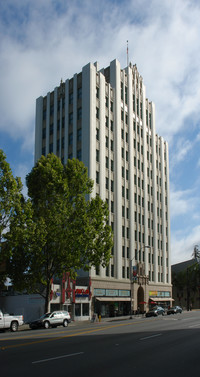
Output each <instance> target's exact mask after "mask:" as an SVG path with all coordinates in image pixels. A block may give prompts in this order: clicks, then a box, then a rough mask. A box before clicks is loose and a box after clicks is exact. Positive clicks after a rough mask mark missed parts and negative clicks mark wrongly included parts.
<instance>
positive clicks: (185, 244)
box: [171, 225, 200, 264]
mask: <svg viewBox="0 0 200 377" xmlns="http://www.w3.org/2000/svg"><path fill="white" fill-rule="evenodd" d="M195 245H199V246H200V225H199V226H196V227H194V228H193V230H192V232H190V233H189V234H186V233H185V232H182V233H174V234H173V236H172V238H171V262H172V264H175V263H179V262H183V261H185V260H188V259H192V253H193V251H194V246H195Z"/></svg>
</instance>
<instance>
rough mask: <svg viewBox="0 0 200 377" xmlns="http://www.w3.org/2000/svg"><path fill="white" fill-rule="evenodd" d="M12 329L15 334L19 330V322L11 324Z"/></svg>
mask: <svg viewBox="0 0 200 377" xmlns="http://www.w3.org/2000/svg"><path fill="white" fill-rule="evenodd" d="M10 329H11V331H12V332H15V331H17V330H18V323H17V321H13V322H11V325H10Z"/></svg>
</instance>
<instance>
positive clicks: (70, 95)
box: [69, 93, 73, 105]
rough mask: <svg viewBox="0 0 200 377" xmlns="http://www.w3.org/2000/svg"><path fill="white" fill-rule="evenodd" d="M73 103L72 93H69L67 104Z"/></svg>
mask: <svg viewBox="0 0 200 377" xmlns="http://www.w3.org/2000/svg"><path fill="white" fill-rule="evenodd" d="M72 103H73V93H69V104H70V105H71V104H72Z"/></svg>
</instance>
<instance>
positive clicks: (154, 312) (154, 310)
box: [146, 306, 165, 317]
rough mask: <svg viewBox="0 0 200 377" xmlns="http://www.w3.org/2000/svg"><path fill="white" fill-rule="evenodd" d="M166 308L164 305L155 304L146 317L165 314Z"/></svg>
mask: <svg viewBox="0 0 200 377" xmlns="http://www.w3.org/2000/svg"><path fill="white" fill-rule="evenodd" d="M164 314H165V309H164V308H162V306H154V307H153V308H152V309H151V310H149V311H148V312H147V313H146V317H157V316H158V315H164Z"/></svg>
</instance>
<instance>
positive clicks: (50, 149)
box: [49, 143, 53, 153]
mask: <svg viewBox="0 0 200 377" xmlns="http://www.w3.org/2000/svg"><path fill="white" fill-rule="evenodd" d="M52 152H53V143H51V144H49V153H52Z"/></svg>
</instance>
